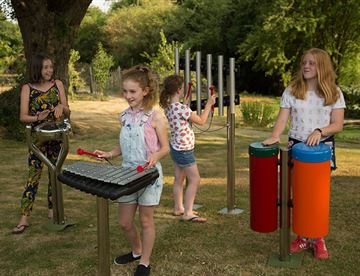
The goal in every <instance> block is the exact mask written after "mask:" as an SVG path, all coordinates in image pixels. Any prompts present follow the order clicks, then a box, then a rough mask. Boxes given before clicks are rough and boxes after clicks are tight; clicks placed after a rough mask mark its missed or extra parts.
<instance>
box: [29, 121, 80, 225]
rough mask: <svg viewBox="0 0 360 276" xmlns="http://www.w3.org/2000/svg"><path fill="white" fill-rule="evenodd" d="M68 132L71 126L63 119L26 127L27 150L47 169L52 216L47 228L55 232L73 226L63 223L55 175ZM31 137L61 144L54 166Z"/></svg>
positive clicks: (63, 152)
mask: <svg viewBox="0 0 360 276" xmlns="http://www.w3.org/2000/svg"><path fill="white" fill-rule="evenodd" d="M70 130H71V125H70V122H69V121H68V119H64V120H63V121H59V122H53V121H50V122H44V123H41V124H39V125H37V126H35V127H32V126H31V125H27V126H26V142H27V144H28V147H29V149H30V150H31V151H32V152H34V154H35V155H36V156H37V157H38V158H39V159H40V160H41V161H42V162H44V163H45V164H46V166H47V167H48V168H49V173H50V185H51V190H52V201H53V214H54V215H53V224H52V225H50V224H49V225H48V228H49V229H50V230H55V231H58V230H63V229H65V228H66V227H67V226H70V225H73V223H69V222H65V219H64V206H63V196H62V186H61V185H60V184H59V183H58V181H57V175H58V174H59V172H60V169H61V166H62V165H63V163H64V161H65V158H66V156H67V154H68V152H69V137H68V135H69V133H70ZM33 136H35V137H36V140H37V141H38V142H40V143H41V142H45V141H51V140H59V141H61V142H62V144H61V150H60V152H59V155H58V158H57V160H56V164H53V163H51V161H50V160H49V159H48V158H47V157H46V156H45V154H43V153H42V152H41V151H40V149H39V148H38V147H37V146H36V145H35V144H34V141H33V139H32V138H33Z"/></svg>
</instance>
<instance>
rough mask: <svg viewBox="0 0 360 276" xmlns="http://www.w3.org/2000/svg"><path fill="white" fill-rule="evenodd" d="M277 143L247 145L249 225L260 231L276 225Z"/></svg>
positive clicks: (273, 228)
mask: <svg viewBox="0 0 360 276" xmlns="http://www.w3.org/2000/svg"><path fill="white" fill-rule="evenodd" d="M278 153H279V148H278V145H271V146H263V145H262V144H261V143H260V142H256V143H252V144H250V146H249V156H250V164H249V169H250V227H251V229H252V230H254V231H257V232H262V233H267V232H273V231H275V230H276V229H277V227H278V212H277V199H278V164H277V163H278Z"/></svg>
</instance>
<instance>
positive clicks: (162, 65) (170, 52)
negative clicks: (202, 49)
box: [142, 30, 183, 78]
mask: <svg viewBox="0 0 360 276" xmlns="http://www.w3.org/2000/svg"><path fill="white" fill-rule="evenodd" d="M160 37H161V42H160V44H159V47H158V51H157V53H156V54H153V55H150V54H148V53H147V52H144V53H143V54H142V56H144V57H145V58H147V59H148V60H149V62H148V65H149V67H150V68H152V69H153V70H155V71H156V72H157V73H158V74H159V76H160V77H161V78H164V77H166V76H168V75H169V74H170V73H171V72H173V71H174V53H175V48H178V49H179V50H180V51H181V50H182V48H183V46H182V45H181V44H180V43H178V42H175V41H172V42H170V43H169V42H168V41H167V39H166V37H165V35H164V32H163V31H162V30H161V32H160Z"/></svg>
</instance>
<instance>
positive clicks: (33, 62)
mask: <svg viewBox="0 0 360 276" xmlns="http://www.w3.org/2000/svg"><path fill="white" fill-rule="evenodd" d="M44 60H50V61H51V62H52V60H51V58H50V57H49V56H47V55H45V54H36V55H34V56H32V57H31V59H30V72H29V73H30V74H29V82H30V83H39V82H40V81H41V79H42V75H41V71H42V68H43V63H44Z"/></svg>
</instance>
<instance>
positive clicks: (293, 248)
mask: <svg viewBox="0 0 360 276" xmlns="http://www.w3.org/2000/svg"><path fill="white" fill-rule="evenodd" d="M308 248H310V243H309V242H308V241H306V240H303V239H302V238H300V237H297V238H296V239H295V240H293V241H292V243H291V245H290V252H291V253H299V252H301V251H303V250H306V249H308Z"/></svg>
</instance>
